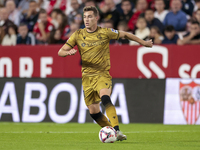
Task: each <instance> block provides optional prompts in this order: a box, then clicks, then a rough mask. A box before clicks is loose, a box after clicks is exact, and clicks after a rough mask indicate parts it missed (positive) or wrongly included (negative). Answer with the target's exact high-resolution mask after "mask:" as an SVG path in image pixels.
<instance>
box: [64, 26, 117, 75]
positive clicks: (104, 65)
mask: <svg viewBox="0 0 200 150" xmlns="http://www.w3.org/2000/svg"><path fill="white" fill-rule="evenodd" d="M111 39H116V40H118V39H119V31H118V30H114V29H111V28H101V27H97V29H96V30H95V31H94V32H87V30H86V28H84V29H79V30H77V31H75V32H74V33H73V34H72V35H71V37H70V38H69V39H68V40H67V42H66V44H68V45H69V46H71V47H72V48H73V47H74V46H76V45H77V46H78V50H79V53H80V55H81V60H82V73H89V74H90V73H92V74H93V73H100V72H103V71H109V70H110V50H109V42H110V40H111Z"/></svg>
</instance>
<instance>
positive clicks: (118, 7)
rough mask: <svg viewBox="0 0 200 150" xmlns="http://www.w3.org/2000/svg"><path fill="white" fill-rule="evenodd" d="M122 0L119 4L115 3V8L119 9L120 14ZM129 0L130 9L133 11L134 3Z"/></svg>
mask: <svg viewBox="0 0 200 150" xmlns="http://www.w3.org/2000/svg"><path fill="white" fill-rule="evenodd" d="M123 1H124V0H122V1H121V3H119V4H117V5H116V8H117V10H118V11H119V13H120V14H121V13H123V9H122V2H123ZM125 1H126V0H125ZM129 2H130V4H131V11H132V12H133V9H134V7H135V5H134V4H133V2H132V0H129Z"/></svg>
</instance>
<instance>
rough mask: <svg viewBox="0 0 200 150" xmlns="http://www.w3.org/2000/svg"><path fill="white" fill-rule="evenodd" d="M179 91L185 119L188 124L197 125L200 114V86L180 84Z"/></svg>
mask: <svg viewBox="0 0 200 150" xmlns="http://www.w3.org/2000/svg"><path fill="white" fill-rule="evenodd" d="M179 91H180V92H179V95H180V104H181V108H182V112H183V115H184V118H185V120H186V121H187V123H188V124H195V123H196V121H197V120H198V118H199V114H200V84H197V83H195V82H194V81H192V82H191V83H189V84H184V83H181V82H180V86H179Z"/></svg>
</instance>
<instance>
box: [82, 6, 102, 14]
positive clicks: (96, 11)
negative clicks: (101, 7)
mask: <svg viewBox="0 0 200 150" xmlns="http://www.w3.org/2000/svg"><path fill="white" fill-rule="evenodd" d="M87 11H93V13H94V15H95V16H98V15H99V11H98V9H97V8H96V7H94V6H86V7H84V8H83V13H85V12H87Z"/></svg>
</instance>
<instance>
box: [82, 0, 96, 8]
mask: <svg viewBox="0 0 200 150" xmlns="http://www.w3.org/2000/svg"><path fill="white" fill-rule="evenodd" d="M81 5H82V4H81ZM84 5H85V6H95V7H97V5H96V2H95V1H94V0H86V1H85V3H84ZM97 8H98V7H97Z"/></svg>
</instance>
